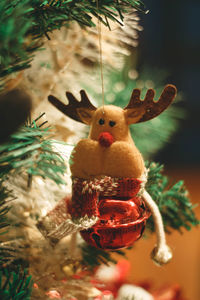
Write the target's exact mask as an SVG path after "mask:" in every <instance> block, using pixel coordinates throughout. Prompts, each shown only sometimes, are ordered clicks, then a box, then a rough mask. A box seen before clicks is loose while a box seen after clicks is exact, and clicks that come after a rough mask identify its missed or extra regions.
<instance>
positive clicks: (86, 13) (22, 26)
mask: <svg viewBox="0 0 200 300" xmlns="http://www.w3.org/2000/svg"><path fill="white" fill-rule="evenodd" d="M128 8H135V9H137V10H140V11H143V12H145V7H144V4H143V3H142V2H141V1H136V0H118V1H115V0H101V1H99V2H98V7H97V1H96V0H93V1H91V0H56V1H52V0H45V1H44V0H43V1H42V0H1V1H0V45H1V47H0V78H2V80H1V82H0V88H1V89H2V88H3V86H4V84H5V82H6V78H4V77H5V76H8V75H10V74H12V73H14V72H18V71H21V70H24V69H26V68H29V67H30V65H31V61H32V59H33V55H34V54H35V51H36V50H38V49H40V48H41V44H42V42H41V38H42V37H44V36H46V37H48V38H49V36H48V33H49V32H52V31H53V30H55V29H60V28H61V27H62V26H69V24H70V22H72V21H76V22H78V24H79V25H80V26H82V27H93V26H95V24H94V22H93V21H92V17H96V18H99V19H100V21H101V22H102V23H103V24H104V25H105V26H107V27H109V22H108V20H112V21H114V22H118V23H121V22H120V20H123V13H124V12H126V11H127V9H128Z"/></svg>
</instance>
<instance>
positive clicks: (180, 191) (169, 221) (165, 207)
mask: <svg viewBox="0 0 200 300" xmlns="http://www.w3.org/2000/svg"><path fill="white" fill-rule="evenodd" d="M146 167H147V168H148V169H149V176H148V182H147V184H146V190H147V191H148V192H149V194H150V195H151V197H152V198H153V200H154V201H155V202H156V203H157V205H158V207H159V209H160V212H161V214H162V218H163V223H164V226H165V231H166V232H170V231H171V230H172V229H175V230H178V231H179V232H181V229H182V228H185V229H187V230H190V229H191V227H192V226H196V225H198V224H200V221H199V220H198V219H197V218H196V216H195V213H194V206H193V205H192V203H191V202H190V199H189V197H188V191H187V190H186V188H185V187H184V182H183V181H182V180H181V181H178V182H177V183H175V184H174V185H170V181H169V178H168V177H167V176H164V175H163V174H162V171H163V166H162V165H159V164H158V163H154V162H153V163H150V162H146ZM147 227H148V228H149V229H150V230H151V231H154V223H153V219H152V217H151V218H150V219H149V220H148V223H147Z"/></svg>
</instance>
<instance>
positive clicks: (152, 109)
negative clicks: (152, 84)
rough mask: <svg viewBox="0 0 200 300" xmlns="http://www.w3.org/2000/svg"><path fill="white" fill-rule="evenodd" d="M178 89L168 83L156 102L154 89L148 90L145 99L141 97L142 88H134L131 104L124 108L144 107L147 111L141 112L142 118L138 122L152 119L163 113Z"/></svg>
mask: <svg viewBox="0 0 200 300" xmlns="http://www.w3.org/2000/svg"><path fill="white" fill-rule="evenodd" d="M176 91H177V90H176V87H175V86H174V85H172V84H168V85H167V86H166V87H165V88H164V90H163V92H162V94H161V96H160V98H159V100H158V101H157V102H155V101H154V100H153V98H154V95H155V92H154V90H153V89H149V90H148V91H147V93H146V96H145V98H144V100H141V99H140V90H139V89H134V90H133V93H132V95H131V99H130V101H129V104H128V105H127V106H126V107H125V108H124V109H130V108H135V109H136V110H137V109H139V108H141V107H143V108H144V111H145V112H144V113H143V114H141V118H140V119H139V120H138V121H137V122H136V123H139V122H144V121H148V120H151V119H153V118H155V117H156V116H158V115H159V114H161V113H162V112H163V111H164V110H165V109H166V108H167V107H168V106H169V105H170V104H171V103H172V101H173V100H174V98H175V96H176Z"/></svg>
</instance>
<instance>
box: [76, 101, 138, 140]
mask: <svg viewBox="0 0 200 300" xmlns="http://www.w3.org/2000/svg"><path fill="white" fill-rule="evenodd" d="M78 113H79V116H80V118H81V119H82V120H83V122H84V123H85V124H88V125H90V126H91V129H90V134H89V138H91V139H92V140H96V141H97V140H98V137H99V134H100V133H101V132H109V133H110V134H111V135H112V136H113V137H114V141H127V139H130V135H129V127H128V126H129V124H132V123H135V122H136V121H137V119H138V118H140V117H141V114H142V113H143V112H141V110H137V111H136V110H132V109H127V110H123V109H122V108H120V107H118V106H113V105H105V106H102V107H99V108H98V109H96V110H95V111H91V110H88V109H80V110H79V111H78Z"/></svg>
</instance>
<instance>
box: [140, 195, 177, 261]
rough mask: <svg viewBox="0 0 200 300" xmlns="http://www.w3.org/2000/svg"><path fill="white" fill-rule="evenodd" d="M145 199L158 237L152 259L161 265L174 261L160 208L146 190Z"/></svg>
mask: <svg viewBox="0 0 200 300" xmlns="http://www.w3.org/2000/svg"><path fill="white" fill-rule="evenodd" d="M143 199H144V201H145V203H146V204H147V206H148V207H149V209H150V211H151V213H152V216H153V219H154V224H155V230H156V236H157V245H156V247H155V248H154V249H153V251H152V253H151V257H152V259H153V261H154V262H156V263H157V264H159V265H163V264H166V263H168V262H169V261H170V260H171V259H172V251H171V249H170V248H169V247H168V246H167V243H166V238H165V231H164V226H163V221H162V216H161V214H160V211H159V209H158V206H157V205H156V203H155V202H154V201H153V199H152V198H151V196H150V195H149V193H148V192H147V191H146V190H144V193H143Z"/></svg>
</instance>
